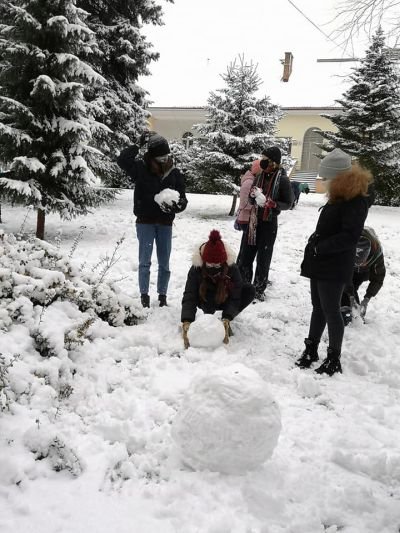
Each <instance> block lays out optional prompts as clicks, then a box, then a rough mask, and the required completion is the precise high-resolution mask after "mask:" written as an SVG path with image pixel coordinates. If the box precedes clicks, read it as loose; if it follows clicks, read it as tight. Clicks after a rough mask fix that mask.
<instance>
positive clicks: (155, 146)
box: [147, 133, 170, 158]
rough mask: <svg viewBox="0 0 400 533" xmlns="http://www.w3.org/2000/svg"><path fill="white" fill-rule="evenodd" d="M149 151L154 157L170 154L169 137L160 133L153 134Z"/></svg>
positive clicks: (148, 146)
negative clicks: (166, 137)
mask: <svg viewBox="0 0 400 533" xmlns="http://www.w3.org/2000/svg"><path fill="white" fill-rule="evenodd" d="M147 153H148V154H149V156H150V157H152V158H154V157H160V156H162V155H167V154H169V153H170V149H169V145H168V141H167V139H165V138H164V137H161V135H158V133H155V134H154V135H152V136H151V137H150V139H149V142H148V145H147Z"/></svg>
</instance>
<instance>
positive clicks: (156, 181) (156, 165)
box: [117, 132, 187, 307]
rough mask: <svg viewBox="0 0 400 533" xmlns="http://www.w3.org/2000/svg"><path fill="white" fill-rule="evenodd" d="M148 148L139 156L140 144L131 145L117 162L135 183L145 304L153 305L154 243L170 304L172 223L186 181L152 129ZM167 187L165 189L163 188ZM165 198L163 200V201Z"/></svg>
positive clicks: (162, 291) (160, 287) (161, 288)
mask: <svg viewBox="0 0 400 533" xmlns="http://www.w3.org/2000/svg"><path fill="white" fill-rule="evenodd" d="M143 141H144V143H146V142H147V151H146V153H145V154H144V156H143V158H140V157H138V153H139V147H138V146H135V145H133V146H129V147H128V148H125V149H124V150H122V151H121V153H120V155H119V157H118V158H117V164H118V165H119V166H120V167H121V168H122V169H123V170H124V171H125V172H126V173H127V174H128V176H129V177H130V178H131V180H132V185H134V186H135V191H134V199H133V212H134V214H135V215H136V234H137V238H138V241H139V289H140V294H141V301H142V305H143V307H150V296H149V284H150V266H151V256H152V253H153V245H154V242H155V243H156V248H157V259H158V278H157V292H158V299H159V305H160V307H162V306H164V305H167V290H168V283H169V278H170V275H171V272H170V270H169V258H170V255H171V242H172V223H173V221H174V218H175V214H176V213H180V212H182V211H183V210H184V209H185V208H186V205H187V199H186V194H185V181H184V177H183V175H182V173H181V172H180V171H179V170H178V169H177V168H176V167H174V164H173V159H172V156H171V153H170V148H169V145H168V142H167V140H166V139H164V137H161V135H158V134H157V133H154V132H151V133H150V134H148V135H147V138H146V137H145V136H144V137H143ZM162 191H164V192H162ZM163 198H164V201H163Z"/></svg>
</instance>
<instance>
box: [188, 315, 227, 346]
mask: <svg viewBox="0 0 400 533" xmlns="http://www.w3.org/2000/svg"><path fill="white" fill-rule="evenodd" d="M188 336H189V342H190V346H192V347H193V348H209V349H210V348H211V349H214V348H218V346H221V344H222V341H223V340H224V337H225V329H224V325H223V324H222V322H221V320H219V319H218V318H217V317H216V316H215V315H200V316H199V317H198V318H197V319H196V321H195V322H193V323H192V324H191V325H190V328H189V333H188Z"/></svg>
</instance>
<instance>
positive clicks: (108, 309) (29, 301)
mask: <svg viewBox="0 0 400 533" xmlns="http://www.w3.org/2000/svg"><path fill="white" fill-rule="evenodd" d="M2 237H3V238H2V240H1V242H0V328H1V329H3V330H8V329H9V328H10V327H11V325H12V324H13V323H23V324H25V325H27V326H28V327H29V328H30V330H31V336H32V338H33V339H34V341H35V345H36V348H37V349H38V351H39V352H40V353H41V354H42V355H43V356H52V355H59V354H60V352H61V351H62V350H63V349H66V350H70V349H73V348H74V347H76V346H78V345H80V344H82V343H83V342H84V339H85V338H86V336H87V332H88V329H89V327H90V325H91V324H92V323H93V322H94V321H95V320H97V319H101V320H103V321H106V322H107V323H108V324H110V325H111V326H121V325H124V324H125V325H133V324H136V323H137V320H138V318H139V317H140V316H143V312H142V310H141V309H140V308H139V307H138V305H136V304H135V302H134V301H133V300H132V299H131V298H130V297H128V296H126V295H124V294H122V293H121V292H119V291H118V289H117V288H116V287H115V286H113V285H112V284H111V283H109V282H107V281H105V279H104V277H105V276H104V275H103V274H102V273H100V274H96V273H94V272H90V273H82V272H80V270H79V269H78V268H77V267H76V266H75V265H74V264H73V263H72V262H71V260H70V259H69V258H68V257H67V256H66V255H65V254H64V253H63V252H61V251H60V250H59V249H58V248H57V247H56V246H53V245H52V244H49V243H47V242H45V241H42V240H39V239H35V238H33V239H28V240H26V239H18V238H16V237H15V236H14V235H3V236H2ZM102 272H104V270H103V271H102ZM52 321H56V322H55V323H57V324H60V325H61V326H60V327H59V328H58V330H59V337H60V335H61V337H60V338H57V336H56V335H55V332H54V327H53V326H52V324H53V322H52ZM49 333H51V334H49Z"/></svg>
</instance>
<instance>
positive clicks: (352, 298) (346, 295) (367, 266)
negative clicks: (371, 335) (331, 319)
mask: <svg viewBox="0 0 400 533" xmlns="http://www.w3.org/2000/svg"><path fill="white" fill-rule="evenodd" d="M385 276H386V267H385V258H384V255H383V249H382V245H381V243H380V241H379V239H378V236H377V235H376V233H375V231H374V230H373V229H372V228H370V227H367V226H365V227H364V229H363V230H362V233H361V237H360V239H359V241H358V243H357V248H356V258H355V263H354V271H353V279H352V282H351V284H350V285H348V286H347V287H346V288H345V290H344V292H343V296H342V302H341V306H342V307H341V309H342V315H343V319H344V321H345V324H347V323H349V322H351V318H352V308H353V307H356V308H358V311H359V313H360V316H361V317H362V318H364V317H365V314H366V312H367V307H368V304H369V301H370V300H371V298H373V297H375V296H376V295H377V294H378V292H379V291H380V290H381V288H382V285H383V282H384V279H385ZM365 281H368V282H369V283H368V286H367V289H366V291H365V295H364V298H363V299H362V300H361V301H360V297H359V295H358V289H359V287H360V286H361V284H362V283H364V282H365Z"/></svg>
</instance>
